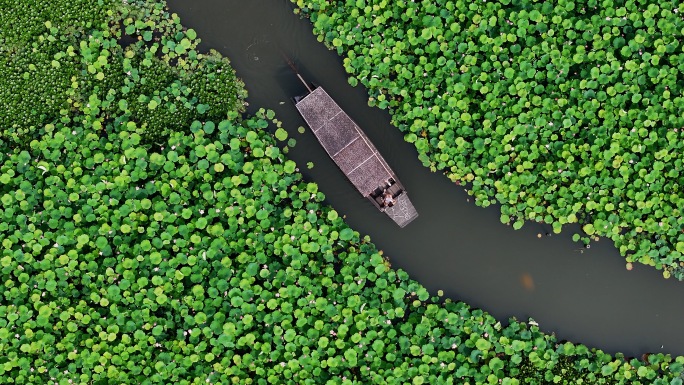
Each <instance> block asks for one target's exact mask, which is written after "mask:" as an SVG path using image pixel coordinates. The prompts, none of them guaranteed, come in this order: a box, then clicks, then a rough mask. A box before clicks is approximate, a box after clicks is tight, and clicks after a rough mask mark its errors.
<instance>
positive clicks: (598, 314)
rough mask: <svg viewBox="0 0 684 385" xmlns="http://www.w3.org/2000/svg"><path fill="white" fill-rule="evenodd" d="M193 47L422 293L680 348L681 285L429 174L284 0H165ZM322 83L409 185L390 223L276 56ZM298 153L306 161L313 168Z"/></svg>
mask: <svg viewBox="0 0 684 385" xmlns="http://www.w3.org/2000/svg"><path fill="white" fill-rule="evenodd" d="M168 2H169V6H170V8H171V10H172V11H174V12H176V13H178V14H179V15H180V16H181V20H182V22H183V24H184V25H186V26H188V27H191V28H194V29H195V30H196V31H197V32H198V35H199V36H200V37H201V38H202V40H203V44H202V49H209V48H213V49H216V50H218V51H220V52H221V53H223V54H224V55H225V56H227V57H229V58H230V59H231V61H232V63H233V66H234V67H235V68H236V70H237V72H238V75H239V76H240V77H241V78H242V79H243V80H244V81H245V83H246V85H247V89H248V91H249V95H250V96H249V99H248V101H249V103H250V108H258V107H265V108H270V109H273V110H274V111H275V112H276V114H277V116H278V118H279V119H280V120H282V121H283V124H284V126H285V128H286V129H287V130H288V131H289V132H290V136H291V137H294V138H295V139H296V140H297V145H296V146H295V148H294V149H293V150H292V151H291V152H290V154H289V156H290V157H291V158H292V159H294V160H295V161H296V162H297V163H298V165H299V167H300V170H301V171H302V172H303V174H304V175H305V177H306V178H307V179H308V180H312V181H315V182H316V183H318V185H319V187H320V189H321V191H323V192H324V193H325V194H326V197H327V203H329V204H330V205H332V206H333V207H335V209H336V210H337V211H339V212H340V213H341V214H344V215H346V220H347V222H348V223H349V224H350V225H351V226H352V227H353V228H354V229H356V230H358V231H359V232H361V234H368V235H370V236H371V239H372V241H373V242H374V243H375V244H376V245H377V246H378V247H379V248H380V249H382V250H383V251H384V252H385V254H386V255H388V256H389V257H390V260H391V262H392V265H393V266H394V267H396V268H401V269H404V270H406V271H407V272H408V273H409V274H410V276H411V277H412V278H414V279H416V280H418V281H420V282H421V283H422V284H423V285H425V286H426V287H427V288H428V289H430V291H431V292H433V293H435V292H436V291H437V290H440V289H441V290H443V291H444V293H445V296H447V297H449V298H452V299H454V300H463V301H465V302H467V303H469V304H471V305H472V306H474V307H479V308H482V309H484V310H486V311H488V312H490V313H491V314H493V315H494V316H495V317H497V318H498V319H500V320H502V321H504V322H505V321H506V320H507V319H508V318H509V317H512V316H515V317H517V318H518V319H520V320H527V319H528V317H532V318H534V320H535V321H537V322H538V323H539V325H540V327H541V328H542V329H543V330H544V331H546V332H549V333H551V332H554V333H555V334H556V336H557V337H558V338H559V339H560V340H570V341H573V342H581V343H584V344H586V345H588V346H590V347H596V348H600V349H603V350H604V351H607V352H611V353H614V352H617V351H621V352H623V353H625V354H627V355H631V356H640V355H641V354H642V353H645V352H664V353H673V354H684V328H682V327H681V325H682V322H683V321H684V283H681V282H676V281H673V280H665V279H663V278H662V275H661V273H660V272H657V271H655V270H653V269H651V268H648V267H644V266H641V265H639V266H635V267H634V270H632V271H627V270H626V269H625V261H624V260H623V259H622V258H621V257H620V256H619V254H618V252H617V250H616V249H615V248H614V247H613V246H612V244H611V243H610V241H608V240H605V239H604V240H600V241H598V242H594V243H593V244H592V246H591V249H582V248H580V247H579V245H578V244H576V243H574V242H572V241H571V239H570V237H571V235H572V234H573V232H576V231H578V228H573V227H566V228H564V229H563V234H561V235H553V236H546V233H547V232H550V228H549V227H548V226H543V225H540V224H537V223H527V224H526V225H525V226H524V227H523V229H521V230H518V231H514V230H513V229H512V228H510V227H508V226H505V225H502V224H501V223H500V222H499V211H498V208H496V207H493V208H487V209H483V208H480V207H477V206H475V205H474V204H473V202H472V200H469V199H468V198H469V197H468V195H467V194H466V193H465V192H464V190H463V188H462V187H459V186H456V185H454V184H453V183H450V182H449V181H448V180H447V179H446V177H444V176H442V175H441V174H438V173H432V172H430V171H429V170H428V169H426V168H424V167H423V166H422V165H421V164H420V162H419V161H418V160H417V153H416V150H415V149H414V148H413V146H412V145H410V144H407V143H405V142H404V141H403V136H402V135H401V134H400V133H399V132H398V130H397V129H395V128H393V127H392V126H391V125H390V124H389V120H390V119H389V115H388V114H387V112H385V111H381V110H378V109H372V108H369V107H368V106H367V104H366V100H367V94H366V91H365V90H364V89H363V88H361V87H357V88H352V87H351V86H349V84H348V83H347V81H346V76H345V73H344V68H343V67H342V65H341V59H340V58H339V57H338V56H337V55H336V54H335V53H334V52H331V51H328V50H327V49H326V48H325V47H324V46H323V44H322V43H319V42H318V41H317V40H316V38H315V37H314V36H313V35H312V31H311V25H310V24H309V23H308V22H307V21H306V20H302V19H300V18H299V17H298V16H297V15H295V14H293V6H292V5H291V4H290V3H289V2H288V1H286V0H250V1H244V0H242V1H238V0H194V1H187V0H169V1H168ZM282 54H285V55H287V56H288V57H289V58H290V59H291V60H292V61H293V62H294V63H296V65H297V67H298V69H299V71H300V72H301V73H302V75H303V76H304V77H305V78H307V79H309V80H312V81H315V82H316V83H318V84H320V85H322V86H323V87H325V89H326V90H327V91H328V93H329V94H330V95H331V96H332V97H333V98H335V99H336V101H337V102H338V103H339V104H340V105H341V107H342V108H343V109H345V111H347V112H348V114H349V115H350V116H351V117H352V118H353V119H354V120H356V122H357V123H359V125H360V126H361V127H362V128H363V129H364V130H365V132H366V133H367V134H368V136H369V137H370V138H371V140H373V142H374V143H375V145H376V147H378V149H379V150H380V152H381V153H382V154H383V156H384V157H385V159H386V160H387V161H388V163H389V164H390V166H392V168H393V169H394V171H395V172H396V173H397V175H398V176H399V178H400V179H401V181H402V182H403V184H404V185H405V186H406V188H407V189H408V191H409V194H410V196H411V200H412V201H413V202H414V204H415V206H416V208H417V209H418V211H419V213H420V217H419V218H418V219H416V220H415V221H414V222H412V223H411V224H410V225H409V226H408V227H406V228H404V229H399V228H398V227H397V226H396V225H395V224H394V222H392V221H391V220H390V219H389V218H387V217H386V216H384V215H383V214H380V213H379V212H378V211H377V210H376V209H375V208H374V207H373V206H372V205H371V204H370V202H368V201H367V200H365V199H364V198H362V197H361V196H360V195H359V194H358V193H357V191H356V190H354V188H353V187H352V185H351V184H350V183H349V182H348V181H347V180H346V179H345V177H344V175H343V174H342V173H341V172H340V171H339V170H338V169H337V167H336V166H335V164H334V163H333V162H332V161H331V160H330V159H329V158H328V157H327V155H326V154H325V152H324V150H323V149H322V148H321V146H320V145H319V144H318V142H317V141H316V140H315V138H314V137H313V135H312V134H311V133H310V132H309V131H308V130H307V131H306V132H305V133H304V134H300V133H298V131H297V128H298V127H300V126H302V125H304V122H303V121H302V120H301V118H300V117H299V115H298V114H297V112H296V110H295V108H294V106H293V105H292V104H291V102H290V100H289V98H290V97H292V96H294V95H297V94H302V93H303V92H304V87H303V86H302V85H301V83H299V81H298V80H297V78H296V77H295V76H294V74H293V72H292V70H291V69H290V68H289V67H288V65H287V64H286V63H285V60H284V59H283V57H282ZM307 162H313V163H314V167H313V168H312V169H308V168H307Z"/></svg>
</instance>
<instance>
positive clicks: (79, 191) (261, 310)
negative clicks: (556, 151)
mask: <svg viewBox="0 0 684 385" xmlns="http://www.w3.org/2000/svg"><path fill="white" fill-rule="evenodd" d="M236 117H237V114H232V116H231V119H232V120H224V121H221V122H219V123H218V124H215V123H214V122H212V121H207V122H204V123H201V122H199V121H195V122H193V124H192V125H191V133H190V134H186V133H182V132H177V133H173V134H171V135H170V137H169V138H168V140H167V141H166V142H165V143H164V144H163V147H162V148H156V149H155V148H154V147H150V146H143V145H142V142H141V135H140V132H142V130H141V129H140V128H139V127H138V126H137V125H136V124H135V123H133V122H123V121H122V122H118V123H117V124H114V125H111V126H109V127H108V128H107V130H106V134H105V135H102V134H101V133H100V132H98V131H95V130H93V129H92V128H90V129H88V128H84V127H82V126H78V125H64V124H62V123H57V124H55V125H53V124H48V125H46V126H45V127H44V133H43V135H42V136H41V137H40V138H39V139H35V140H32V141H31V143H30V147H29V149H27V150H21V149H18V148H16V147H15V148H10V147H9V146H6V145H3V146H0V164H1V166H0V201H2V204H3V208H2V209H1V210H0V215H2V217H3V218H4V219H3V221H2V223H1V224H0V242H2V245H3V252H2V258H0V266H2V270H1V273H0V282H1V283H0V292H1V293H3V294H2V296H3V300H2V305H0V348H2V351H3V357H4V358H2V359H0V379H2V382H3V383H18V384H22V383H47V382H49V381H48V380H51V381H55V382H57V383H60V384H62V383H64V384H66V383H82V384H86V383H92V382H101V381H105V382H115V383H141V384H147V383H177V384H190V383H202V382H205V383H206V382H209V383H224V384H225V383H241V384H249V383H258V384H266V383H281V382H282V383H292V384H320V383H330V384H343V383H367V382H374V383H405V382H409V381H410V382H412V383H414V384H422V383H426V384H427V383H430V384H434V383H463V382H464V381H472V383H475V384H497V383H501V384H509V385H513V384H541V383H547V382H551V381H553V382H554V383H565V384H570V383H578V382H577V380H578V379H582V381H581V383H587V384H621V383H634V384H646V383H648V384H661V385H664V384H672V385H681V384H682V381H681V378H680V377H679V375H680V373H681V372H682V369H683V368H684V367H683V365H682V364H683V363H684V359H682V358H677V361H672V358H671V357H670V356H666V355H662V354H657V355H655V354H654V355H650V356H648V358H647V359H646V361H645V362H643V361H640V360H637V359H631V360H627V359H625V358H624V357H623V356H621V355H618V356H616V357H615V358H613V357H611V356H610V355H607V354H604V353H603V352H601V351H596V350H592V351H590V350H589V349H587V347H585V346H583V345H574V344H572V343H564V344H559V343H558V342H557V341H556V340H555V338H554V337H553V336H550V335H544V334H542V333H541V332H540V331H539V329H538V327H536V326H534V325H530V326H528V325H526V324H522V323H519V322H517V321H512V322H511V323H510V325H509V326H507V327H502V326H501V324H500V323H498V322H496V320H495V319H494V318H493V317H491V316H490V315H488V314H486V313H483V312H482V311H481V310H473V309H470V308H469V307H468V306H467V305H466V304H463V303H452V302H449V301H447V302H446V303H444V304H440V303H439V301H438V298H437V297H432V298H431V297H430V295H429V294H428V292H427V291H426V289H425V288H424V287H422V286H421V285H419V284H418V283H417V282H415V281H412V280H410V279H409V278H408V276H407V274H406V273H404V272H402V271H394V270H392V269H390V268H389V266H388V263H387V262H386V261H385V260H384V259H383V257H382V256H381V254H380V253H379V252H378V251H377V249H376V248H375V246H373V245H372V244H371V243H369V242H368V241H367V239H364V240H361V239H360V238H359V234H358V233H357V232H354V231H352V230H351V229H349V228H348V227H347V226H346V225H345V224H344V222H343V221H342V218H340V217H339V216H338V215H337V213H336V212H335V211H334V210H331V209H329V208H327V207H324V206H323V205H322V204H321V203H320V202H321V201H322V200H323V198H324V197H323V194H321V193H320V192H318V189H317V186H316V185H315V184H313V183H305V182H302V181H301V175H300V174H299V173H298V171H297V169H296V165H295V163H294V162H292V161H290V160H286V159H285V158H284V156H283V155H282V153H281V152H280V150H279V149H278V147H277V146H275V142H274V139H273V138H272V136H271V135H270V134H268V131H266V130H265V129H266V128H267V126H268V124H269V123H268V120H266V118H265V116H264V115H261V114H260V115H258V116H256V117H254V118H251V119H249V120H246V121H243V122H241V123H238V122H237V121H236V120H235V119H236ZM85 120H88V118H87V117H86V118H85Z"/></svg>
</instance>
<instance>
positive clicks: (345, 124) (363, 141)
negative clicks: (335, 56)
mask: <svg viewBox="0 0 684 385" xmlns="http://www.w3.org/2000/svg"><path fill="white" fill-rule="evenodd" d="M295 106H296V108H297V110H299V113H300V114H301V115H302V117H303V118H304V120H305V121H306V123H307V124H308V125H309V127H310V128H311V130H312V131H313V133H314V135H316V137H317V138H318V140H319V142H320V143H321V145H322V146H323V148H324V149H325V151H326V152H327V153H328V155H329V156H330V157H331V158H332V159H333V161H335V163H336V164H337V165H338V166H339V168H340V169H341V170H342V172H344V174H345V175H346V176H347V178H348V179H349V180H350V181H351V182H352V184H353V185H354V187H356V189H357V190H359V192H360V193H361V195H363V196H364V197H365V196H368V195H370V194H371V193H373V192H374V191H375V190H376V189H378V188H384V187H385V186H387V185H389V184H390V180H394V181H397V182H398V179H397V177H396V175H394V172H392V170H391V169H390V167H389V165H388V164H387V162H385V159H383V157H382V156H381V155H380V153H379V152H378V150H377V149H376V148H375V146H374V145H373V144H372V143H371V142H370V140H369V139H368V137H367V136H366V135H365V134H364V133H363V131H361V129H360V128H359V126H358V125H357V124H356V123H355V122H354V121H353V120H352V119H351V118H350V117H349V116H348V115H347V114H346V113H345V112H344V111H342V109H341V108H340V107H339V106H338V105H337V103H335V101H334V100H333V99H332V98H331V97H330V95H328V93H327V92H325V90H324V89H323V88H322V87H318V88H316V89H314V90H313V91H312V92H311V93H309V94H308V95H306V96H304V97H302V98H301V99H300V100H299V101H298V102H297V103H296V104H295ZM385 212H386V213H387V215H389V216H390V218H392V219H393V220H394V221H395V222H397V224H399V226H401V227H404V226H405V225H407V224H408V223H409V222H411V221H412V220H413V219H415V218H416V217H417V216H418V212H417V211H416V209H415V208H414V207H413V205H412V204H411V201H410V200H409V199H408V196H407V195H406V193H405V192H404V193H403V194H400V195H399V196H398V199H397V204H395V205H394V206H392V207H387V208H385Z"/></svg>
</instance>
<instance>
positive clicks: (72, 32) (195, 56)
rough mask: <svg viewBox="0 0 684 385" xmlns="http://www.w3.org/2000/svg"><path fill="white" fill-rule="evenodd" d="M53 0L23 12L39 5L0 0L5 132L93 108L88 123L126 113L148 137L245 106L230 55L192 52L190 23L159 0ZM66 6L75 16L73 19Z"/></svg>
mask: <svg viewBox="0 0 684 385" xmlns="http://www.w3.org/2000/svg"><path fill="white" fill-rule="evenodd" d="M57 3H59V4H61V5H59V4H57V5H51V6H49V7H46V8H45V9H47V10H48V11H49V13H46V12H47V11H46V12H42V13H39V14H38V15H36V14H35V13H31V12H30V11H29V10H31V9H40V8H41V6H42V5H43V4H42V2H41V1H37V0H34V1H29V2H18V3H17V4H12V6H14V7H15V8H16V12H12V8H10V9H7V10H6V9H4V8H3V12H2V18H4V19H7V23H4V24H3V25H7V26H10V28H7V30H6V31H5V30H4V29H3V37H2V40H0V41H3V42H4V44H3V45H2V47H1V48H0V53H2V56H0V127H2V131H1V132H0V133H1V134H2V136H3V137H5V138H6V139H8V140H13V141H14V142H16V143H18V144H22V145H25V144H26V143H27V141H28V140H30V135H28V134H29V133H32V132H33V131H34V130H36V129H37V128H39V127H40V123H41V122H45V121H48V122H50V121H53V120H57V119H68V117H69V115H70V113H72V112H73V111H83V112H85V113H86V114H88V115H91V116H93V117H95V116H99V118H98V119H94V120H93V121H92V122H90V124H93V125H94V127H95V129H102V128H103V127H105V126H106V124H107V122H110V121H112V120H113V118H114V117H115V116H118V115H125V116H127V117H128V118H129V119H130V120H132V121H136V122H140V123H141V126H142V127H143V128H145V133H144V135H145V138H144V139H145V142H150V141H154V140H156V139H157V138H160V137H162V136H163V135H164V134H165V133H168V132H170V131H172V130H175V131H178V130H182V129H187V127H189V125H190V123H191V122H192V121H193V119H194V117H196V116H197V117H202V118H204V119H214V120H220V119H223V118H225V117H226V114H227V112H228V111H242V110H243V109H244V107H243V99H244V97H245V92H244V87H243V86H242V83H241V82H240V81H239V80H238V79H237V78H236V77H235V71H234V70H233V69H232V68H231V67H230V65H229V61H228V60H227V59H225V58H223V57H221V56H220V55H218V53H216V52H214V51H212V52H210V53H209V54H200V53H198V52H197V51H196V47H197V44H199V39H198V38H197V34H196V33H195V31H194V30H192V29H189V30H184V29H183V28H182V26H181V25H180V20H179V18H178V16H177V15H169V14H168V12H167V11H165V10H164V4H163V3H157V2H149V3H147V2H140V3H139V4H138V3H136V4H130V5H126V6H123V5H122V4H121V3H116V2H114V3H113V2H111V1H107V2H101V3H100V4H99V5H95V6H94V5H93V4H98V3H97V2H88V6H83V7H80V8H78V4H75V5H74V4H67V3H63V2H57ZM131 3H133V2H132V1H131ZM50 4H52V3H50ZM72 7H74V9H78V10H74V9H72ZM67 9H68V12H67V11H66V10H67ZM62 11H64V12H62ZM105 11H106V12H105ZM74 12H76V13H77V15H76V16H73V17H81V19H82V22H80V23H72V19H71V18H70V17H69V15H73V14H74ZM65 15H66V16H65ZM12 17H14V18H15V19H16V20H15V19H14V18H12ZM11 18H12V19H11ZM105 18H106V20H105ZM10 20H12V22H10ZM38 20H41V22H40V23H39V24H40V25H38V24H37V23H38ZM85 20H88V22H87V23H86V22H85ZM90 20H92V21H90ZM79 28H80V29H79ZM84 31H87V33H86V32H84ZM29 32H32V33H34V35H29V34H28V33H29ZM36 79H41V81H36Z"/></svg>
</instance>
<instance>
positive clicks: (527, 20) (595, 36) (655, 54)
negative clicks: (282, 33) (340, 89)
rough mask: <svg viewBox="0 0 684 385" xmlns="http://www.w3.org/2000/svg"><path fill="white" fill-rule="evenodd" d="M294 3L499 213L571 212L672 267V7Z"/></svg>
mask: <svg viewBox="0 0 684 385" xmlns="http://www.w3.org/2000/svg"><path fill="white" fill-rule="evenodd" d="M293 2H296V3H297V4H298V5H299V7H300V8H301V10H302V11H303V12H304V13H305V14H307V15H309V16H310V18H311V21H312V22H313V24H314V28H315V33H317V34H318V35H319V38H320V39H321V40H324V41H325V42H326V43H327V44H328V45H329V46H330V47H332V48H335V49H336V50H337V51H338V52H339V53H340V54H342V55H344V56H345V59H344V63H345V68H346V70H347V71H348V72H349V74H350V75H351V77H350V79H349V81H350V83H351V84H352V85H355V84H357V83H358V82H361V83H362V84H363V85H365V86H366V87H368V88H369V92H370V104H371V105H378V106H379V107H380V108H389V109H390V111H391V113H392V118H393V122H394V124H396V125H397V126H398V127H400V128H401V129H402V130H403V131H404V132H405V139H406V140H407V141H409V142H412V143H415V146H416V148H417V149H418V152H419V154H420V159H421V160H422V162H423V163H424V164H425V165H426V166H428V167H430V168H431V169H432V170H442V171H444V172H445V173H446V174H447V175H448V176H449V177H450V178H451V179H452V180H454V181H464V182H470V183H471V184H470V186H471V189H472V190H471V193H472V194H473V195H474V196H475V197H476V202H477V203H478V204H479V205H482V206H488V205H490V204H492V203H496V202H498V203H500V204H501V221H502V222H503V223H507V224H510V223H512V224H513V226H514V227H516V228H519V227H521V226H522V225H523V223H524V221H525V220H533V221H539V222H545V223H548V224H550V225H552V226H553V229H554V231H556V232H559V231H560V230H561V227H562V225H564V224H567V223H576V222H579V223H580V224H582V225H583V230H584V234H583V235H582V236H581V238H582V239H584V240H585V242H588V241H589V237H593V236H598V235H600V236H606V237H609V238H611V239H612V240H613V241H614V243H615V245H616V246H617V247H618V248H619V249H620V252H621V253H622V254H623V255H625V256H626V258H627V260H628V261H629V262H632V261H639V262H641V263H644V264H648V265H652V266H655V267H656V268H658V269H665V271H664V275H665V276H666V277H668V276H670V274H675V276H676V277H677V278H680V279H681V278H684V269H682V268H681V264H682V262H683V261H684V258H683V257H682V253H684V233H683V232H684V217H682V215H681V206H682V203H683V202H684V198H683V196H682V194H681V186H682V171H683V170H684V166H683V162H684V155H683V154H684V151H683V146H684V144H683V143H684V140H683V139H684V134H683V130H684V117H683V113H684V98H683V97H682V83H681V73H682V71H683V70H684V54H683V53H682V42H681V40H682V33H683V32H682V31H684V19H683V18H682V16H681V13H680V9H679V8H678V7H680V5H679V2H676V1H664V2H663V1H659V2H656V1H633V0H627V1H613V0H606V1H602V2H599V1H596V0H589V1H574V0H560V1H557V2H534V1H528V0H499V1H487V2H470V1H464V0H457V1H451V0H424V1H404V0H399V1H396V2H391V1H387V0H347V1H334V2H330V1H323V0H298V1H294V0H293ZM576 238H580V235H577V236H576Z"/></svg>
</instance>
